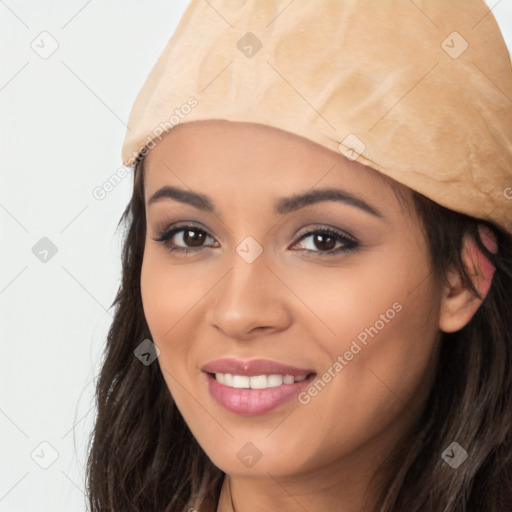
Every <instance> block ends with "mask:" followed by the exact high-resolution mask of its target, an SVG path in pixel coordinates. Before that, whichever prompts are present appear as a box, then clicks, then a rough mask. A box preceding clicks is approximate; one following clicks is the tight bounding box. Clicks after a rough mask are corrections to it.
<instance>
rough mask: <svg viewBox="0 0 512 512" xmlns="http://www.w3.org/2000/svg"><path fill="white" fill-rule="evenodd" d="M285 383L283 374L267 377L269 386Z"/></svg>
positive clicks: (273, 386)
mask: <svg viewBox="0 0 512 512" xmlns="http://www.w3.org/2000/svg"><path fill="white" fill-rule="evenodd" d="M282 385H283V376H282V375H269V376H268V377H267V386H268V387H269V388H276V387H277V386H282Z"/></svg>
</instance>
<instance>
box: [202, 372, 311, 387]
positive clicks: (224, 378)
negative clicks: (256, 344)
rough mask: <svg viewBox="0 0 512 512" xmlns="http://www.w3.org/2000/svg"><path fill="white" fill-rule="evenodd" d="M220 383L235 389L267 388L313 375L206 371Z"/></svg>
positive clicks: (292, 382)
mask: <svg viewBox="0 0 512 512" xmlns="http://www.w3.org/2000/svg"><path fill="white" fill-rule="evenodd" d="M208 374H209V375H210V376H211V377H212V378H214V379H215V380H216V381H217V382H219V383H220V384H224V385H225V386H228V387H231V388H235V389H267V388H275V387H278V386H282V385H283V384H285V385H287V384H295V383H298V382H303V381H304V380H306V379H307V378H308V377H311V376H312V375H315V374H314V372H313V373H305V374H303V375H299V376H296V377H294V376H293V375H280V374H271V375H252V376H248V375H236V374H232V373H208Z"/></svg>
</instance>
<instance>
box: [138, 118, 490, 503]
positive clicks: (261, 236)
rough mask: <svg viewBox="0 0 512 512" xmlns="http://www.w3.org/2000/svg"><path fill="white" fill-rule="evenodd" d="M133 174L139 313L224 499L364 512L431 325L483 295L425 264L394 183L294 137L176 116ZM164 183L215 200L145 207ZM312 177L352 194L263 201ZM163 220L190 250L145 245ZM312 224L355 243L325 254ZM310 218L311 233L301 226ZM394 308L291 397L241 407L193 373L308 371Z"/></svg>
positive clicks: (464, 310)
mask: <svg viewBox="0 0 512 512" xmlns="http://www.w3.org/2000/svg"><path fill="white" fill-rule="evenodd" d="M144 186H145V200H146V216H147V236H146V242H145V251H144V259H143V265H142V274H141V290H142V299H143V305H144V314H145V316H146V319H147V322H148V325H149V328H150V331H151V334H152V337H153V341H154V343H155V344H156V345H157V347H158V348H159V349H160V356H159V358H158V362H159V364H160V367H161V370H162V374H163V377H164V378H165V381H166V383H167V385H168V388H169V390H170V392H171V394H172V396H173V398H174V400H175V402H176V404H177V406H178V408H179V410H180V412H181V413H182V415H183V417H184V419H185V421H186V422H187V424H188V426H189V428H190V429H191V431H192V433H193V434H194V436H195V437H196V439H197V440H198V442H199V443H200V445H201V446H202V448H203V449H204V450H205V452H206V453H207V455H208V456H209V457H210V459H211V460H212V461H213V463H214V464H215V465H216V466H218V467H219V468H220V469H221V470H222V471H224V472H226V473H229V474H230V475H231V490H232V495H233V502H234V506H235V510H236V511H237V512H260V511H267V512H269V511H278V510H279V511H280V512H287V511H296V510H302V509H305V510H308V511H309V512H316V511H325V510H337V511H341V512H355V511H358V512H361V511H367V512H370V511H372V510H375V508H374V503H375V494H376V493H378V492H380V491H381V490H382V488H383V486H385V485H386V482H385V480H380V479H377V481H376V485H377V487H375V488H372V490H371V491H368V490H367V489H366V487H367V485H368V482H369V480H370V478H371V476H372V474H373V471H374V470H375V468H376V466H377V465H378V463H379V462H380V461H381V460H382V459H383V457H384V456H385V455H386V453H387V452H388V451H389V450H390V449H391V448H392V447H393V446H395V445H396V443H398V442H399V441H400V438H401V436H403V435H404V434H405V433H406V432H408V431H409V429H410V428H411V425H412V423H413V421H414V420H415V419H416V418H417V417H418V415H419V414H420V413H421V411H422V407H423V404H424V401H425V399H426V396H427V394H428V392H429V389H430V386H431V376H432V372H433V370H434V354H435V350H436V347H437V343H438V340H439V332H440V330H444V331H446V332H453V331H456V330H459V329H460V328H462V327H463V326H464V325H465V324H466V323H467V322H468V321H469V320H470V319H471V317H472V316H473V314H474V313H475V311H476V310H477V308H478V306H479V305H480V303H481V301H480V300H478V299H475V298H474V297H473V296H472V295H471V293H470V292H469V291H468V290H467V289H465V288H464V287H463V286H461V285H460V280H459V279H458V277H457V275H456V274H455V273H451V274H449V283H448V284H444V283H443V282H442V281H441V280H440V278H439V277H438V276H436V275H435V274H434V273H433V271H432V269H431V266H430V260H429V250H428V245H427V240H426V239H425V236H424V234H423V232H422V229H421V225H420V221H419V219H418V218H417V217H416V216H415V214H414V212H413V211H412V210H411V209H409V208H407V207H406V206H405V205H404V204H403V203H402V202H401V201H399V199H398V198H397V196H396V195H395V192H394V190H393V186H398V185H393V184H392V183H391V182H390V180H388V179H386V178H384V177H383V176H382V175H381V174H379V173H378V172H376V171H374V170H373V169H370V168H368V167H366V166H363V165H362V164H360V163H358V162H355V161H350V160H348V159H346V158H345V157H344V156H342V155H341V154H336V153H334V152H333V151H330V150H328V149H327V148H324V147H322V146H320V145H317V144H315V143H313V142H311V141H307V140H305V139H303V138H300V137H297V136H295V135H292V134H289V133H285V132H282V131H279V130H276V129H273V128H270V127H263V126H260V125H256V124H251V123H231V122H227V121H208V122H197V123H186V124H183V125H180V126H178V127H176V128H174V129H173V130H172V131H171V132H170V133H169V134H167V135H166V136H165V137H164V138H163V139H162V141H161V142H158V144H157V145H156V147H155V148H154V149H152V150H151V151H150V152H149V154H148V156H147V157H146V162H145V175H144ZM166 186H172V187H176V188H179V189H181V190H185V191H189V192H190V191H192V192H195V193H200V194H204V195H206V196H208V198H209V200H210V201H211V203H212V204H213V206H214V209H215V212H210V211H205V210H203V209H200V208H197V207H194V206H193V205H190V204H185V203H183V202H180V201H178V200H176V199H170V198H160V199H158V200H155V201H152V202H150V198H151V197H152V196H153V195H154V194H155V193H156V192H157V191H158V190H160V189H161V188H162V187H166ZM324 188H334V189H339V190H343V191H344V192H345V193H348V194H350V195H351V196H353V197H354V198H356V199H357V200H358V201H359V203H358V204H359V206H357V204H354V202H352V203H349V202H340V201H333V200H324V201H321V202H317V203H315V204H310V205H306V206H304V207H302V208H300V209H297V210H296V211H291V212H288V213H285V214H280V213H276V212H275V203H276V202H277V201H278V200H280V199H281V198H283V197H289V196H293V195H295V194H303V193H305V192H309V191H311V190H317V189H324ZM402 191H403V193H404V194H405V195H406V196H407V194H408V193H409V191H408V190H407V189H405V188H403V189H402ZM361 201H364V202H365V203H366V205H368V206H369V207H370V210H373V213H372V212H370V211H368V209H365V208H362V207H361V204H362V203H361ZM356 203H357V201H356ZM177 225H180V226H183V225H192V226H194V227H193V228H187V230H185V231H181V232H178V233H177V234H175V235H174V236H173V237H172V238H170V239H169V240H167V245H168V246H169V247H171V246H174V247H178V248H188V249H189V250H192V251H194V250H195V252H190V253H188V254H185V253H180V252H178V251H169V250H168V249H167V248H166V246H165V244H164V243H163V242H159V241H155V239H157V238H158V237H159V235H160V234H161V231H164V230H166V229H168V228H172V227H175V226H177ZM325 228H329V229H331V230H334V231H336V232H339V234H340V235H341V236H342V237H343V236H345V237H348V238H349V239H353V240H355V241H356V243H357V245H356V246H355V247H352V249H351V250H341V251H338V252H337V253H335V251H336V250H337V249H338V248H339V247H341V248H348V247H351V245H350V242H346V240H345V239H343V238H341V239H336V237H333V238H329V237H328V235H327V234H325V232H324V231H323V230H325ZM190 229H195V230H196V231H193V232H192V235H193V236H190V233H188V230H190ZM310 229H311V230H315V231H316V232H317V235H318V234H319V235H322V233H323V237H324V238H322V237H321V236H315V235H314V234H309V235H305V236H303V234H304V232H305V231H308V230H310ZM187 233H188V235H187V236H186V234H187ZM201 236H202V238H201ZM248 236H251V237H253V238H254V239H255V240H256V241H257V243H258V244H259V245H260V246H261V248H262V249H263V252H262V253H261V255H260V256H259V257H258V258H256V260H255V261H254V262H252V263H247V262H246V261H245V260H244V259H243V258H242V257H240V256H239V254H238V253H237V251H236V248H237V247H238V246H239V244H240V243H241V242H242V241H243V240H244V239H245V238H246V237H248ZM198 239H199V240H203V242H199V243H198V242H197V240H198ZM198 249H202V250H201V251H200V252H198ZM322 254H323V256H322ZM328 254H330V255H328ZM479 282H480V281H479ZM483 286H484V288H485V283H484V284H483ZM396 303H399V304H400V305H401V306H402V309H401V311H400V312H397V313H396V315H394V317H393V318H392V319H390V320H389V322H386V323H385V326H384V327H383V328H381V329H380V330H379V332H378V334H377V335H376V336H375V337H374V338H368V343H367V345H366V346H362V347H363V348H362V350H361V351H360V352H359V353H357V354H356V355H354V357H353V358H352V359H351V360H350V361H349V362H348V364H347V365H346V366H344V368H343V370H342V371H340V372H339V373H337V374H336V376H335V377H334V378H332V380H331V381H330V382H329V383H328V384H327V385H326V386H325V388H323V389H322V391H321V392H319V393H318V394H317V395H316V396H314V397H313V398H312V399H311V401H310V402H309V403H308V404H306V405H303V404H301V403H299V401H298V400H297V399H295V398H294V399H291V400H289V401H288V402H286V403H285V404H283V405H280V406H279V407H277V408H275V409H273V410H271V411H269V412H266V413H264V414H260V415H256V416H254V415H253V416H249V415H241V414H236V413H233V412H230V411H228V410H226V409H224V408H223V407H222V406H221V405H219V404H218V403H217V402H216V401H215V400H214V399H213V398H212V396H211V395H210V393H209V390H208V386H207V377H206V375H205V373H204V372H202V371H201V369H200V368H201V367H202V366H203V365H204V364H206V363H207V362H210V361H212V360H215V359H219V358H224V357H234V358H238V359H244V360H246V359H260V358H264V359H272V360H276V361H279V362H282V363H286V364H290V365H292V366H297V367H299V368H311V369H314V371H315V372H316V373H317V374H318V375H319V376H321V375H322V374H323V373H324V372H326V371H327V370H328V368H330V367H332V366H333V363H334V362H335V361H336V360H337V358H338V356H340V355H341V356H343V354H345V352H346V351H347V350H349V349H350V346H351V343H352V342H353V341H354V340H355V339H356V337H357V335H358V334H360V333H361V332H362V331H364V329H365V328H367V327H370V326H374V325H375V324H376V321H377V320H379V319H380V318H381V316H380V315H382V314H385V313H386V311H387V310H389V309H390V308H392V306H393V304H396ZM360 345H361V344H360ZM249 442H250V443H252V444H253V445H255V446H256V447H257V449H258V450H259V452H261V454H262V456H261V459H260V460H259V461H258V462H257V463H256V464H255V465H254V466H253V467H250V468H249V467H247V466H246V465H244V464H243V463H242V462H241V460H240V459H239V458H238V457H237V453H238V452H239V450H240V449H241V448H242V446H244V445H245V444H246V443H249ZM366 499H368V503H367V505H366V506H365V500H366ZM301 507H302V508H301Z"/></svg>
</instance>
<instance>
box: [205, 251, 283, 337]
mask: <svg viewBox="0 0 512 512" xmlns="http://www.w3.org/2000/svg"><path fill="white" fill-rule="evenodd" d="M262 256H263V255H261V256H260V257H259V258H257V259H256V260H255V261H253V262H252V263H247V262H246V261H244V260H243V259H242V258H240V257H239V256H238V255H235V257H234V262H233V266H232V268H231V270H230V271H229V272H228V274H227V275H226V276H225V277H224V279H223V280H222V282H221V283H219V286H218V287H217V289H216V297H215V300H214V301H213V302H212V306H211V307H212V309H213V311H212V316H211V318H212V325H213V326H214V327H215V328H217V329H219V330H220V331H222V333H223V334H224V335H225V336H227V337H230V338H233V339H239V340H248V339H251V338H253V337H255V336H259V335H260V334H262V333H267V334H270V333H273V332H278V331H280V330H283V329H286V328H287V327H288V326H289V325H290V323H291V314H290V312H289V308H287V302H286V301H287V299H289V297H290V295H291V292H290V291H289V290H287V288H286V287H285V285H284V284H283V283H282V282H281V281H280V280H279V278H278V277H277V276H276V275H275V271H273V270H271V269H270V268H269V267H268V265H267V261H266V260H265V258H263V257H262Z"/></svg>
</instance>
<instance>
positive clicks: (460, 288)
mask: <svg viewBox="0 0 512 512" xmlns="http://www.w3.org/2000/svg"><path fill="white" fill-rule="evenodd" d="M478 231H479V233H480V238H481V239H482V242H483V244H484V245H485V247H487V249H488V250H489V251H490V252H492V253H496V252H498V245H497V243H496V237H495V235H494V233H493V232H492V231H491V230H490V229H489V228H487V227H486V226H484V225H482V224H480V225H479V226H478ZM462 261H463V263H464V266H465V267H466V269H467V272H468V275H469V277H470V278H471V281H472V282H473V285H474V286H475V288H476V289H477V290H478V292H479V294H480V295H481V297H482V298H481V299H479V298H478V297H476V296H475V295H474V293H473V292H472V291H471V290H470V289H469V288H468V287H467V286H465V285H464V283H463V282H462V280H461V278H460V276H459V273H458V272H456V271H449V272H448V275H447V278H448V284H447V285H446V286H445V288H444V291H443V297H442V300H441V308H440V316H439V329H440V330H441V331H443V332H455V331H458V330H460V329H462V328H463V327H464V326H465V325H466V324H467V323H468V322H469V321H470V320H471V318H472V317H473V315H474V314H475V313H476V311H477V309H478V308H479V307H480V304H481V303H482V301H483V299H485V297H486V296H487V293H488V292H489V289H490V287H491V283H492V278H493V276H494V271H495V267H494V265H493V264H492V263H491V262H490V261H489V260H488V259H487V258H486V257H485V256H484V255H483V254H482V252H481V251H480V249H479V248H478V246H477V244H476V242H475V240H474V239H473V238H472V237H470V236H469V235H466V237H465V238H464V245H463V248H462Z"/></svg>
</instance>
